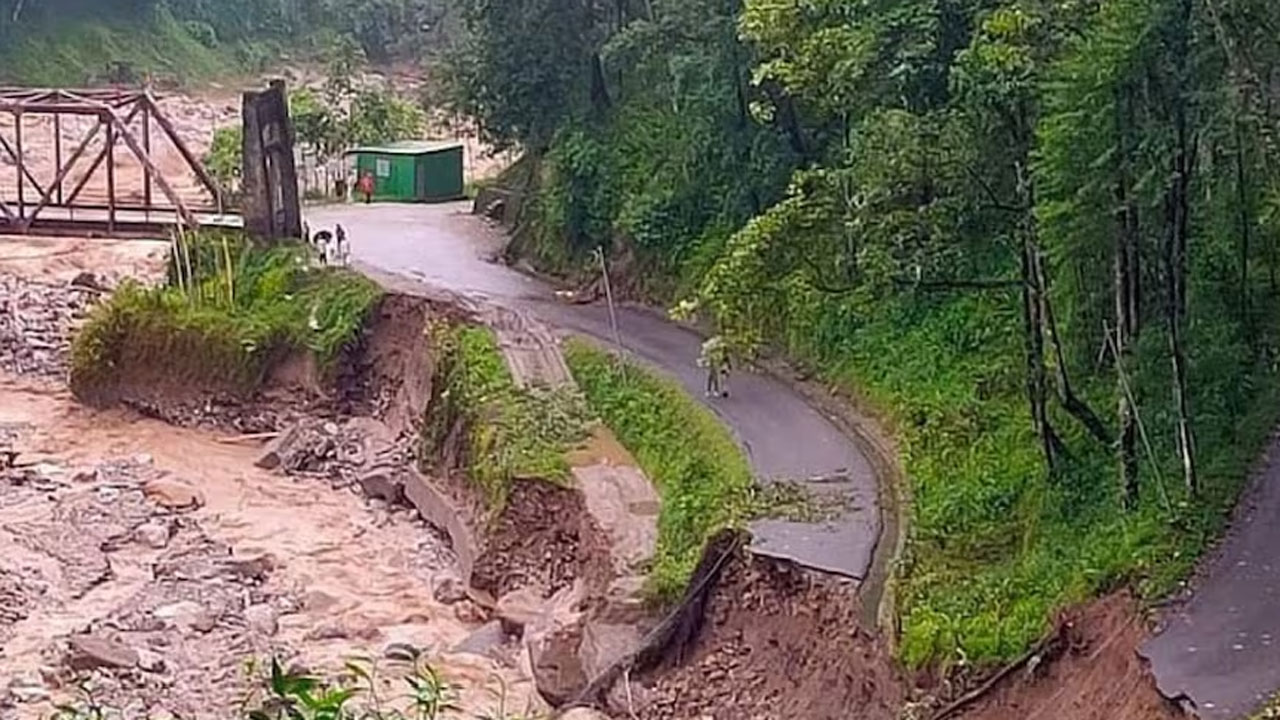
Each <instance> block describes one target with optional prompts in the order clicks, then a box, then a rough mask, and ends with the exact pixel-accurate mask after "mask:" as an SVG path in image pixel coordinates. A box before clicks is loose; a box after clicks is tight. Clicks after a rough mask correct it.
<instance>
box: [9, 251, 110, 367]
mask: <svg viewBox="0 0 1280 720" xmlns="http://www.w3.org/2000/svg"><path fill="white" fill-rule="evenodd" d="M101 292H102V287H101V285H100V283H99V282H98V280H97V279H96V278H95V277H94V276H92V275H90V274H88V273H84V274H82V275H81V276H80V277H77V278H76V279H75V280H74V281H72V282H71V283H70V284H68V285H51V284H47V283H39V282H32V281H30V280H26V279H23V278H20V277H17V276H15V275H7V274H0V371H6V372H12V373H18V374H23V375H40V376H45V377H61V376H63V375H65V374H66V370H67V367H66V358H67V350H68V349H69V348H70V345H71V332H72V329H73V328H74V327H75V324H76V322H77V321H79V320H80V319H81V318H82V317H84V315H85V313H86V312H87V311H88V309H89V307H90V306H92V305H93V303H94V302H95V301H96V300H97V297H98V295H99V294H100V293H101Z"/></svg>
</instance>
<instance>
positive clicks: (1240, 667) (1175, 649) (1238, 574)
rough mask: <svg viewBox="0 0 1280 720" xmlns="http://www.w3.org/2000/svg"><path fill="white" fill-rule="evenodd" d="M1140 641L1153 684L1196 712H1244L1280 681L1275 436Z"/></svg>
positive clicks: (1279, 456)
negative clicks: (1219, 529)
mask: <svg viewBox="0 0 1280 720" xmlns="http://www.w3.org/2000/svg"><path fill="white" fill-rule="evenodd" d="M1164 625H1165V627H1164V629H1163V630H1162V631H1161V632H1160V633H1159V634H1158V635H1156V637H1154V638H1152V639H1151V640H1150V641H1149V642H1148V643H1147V644H1146V645H1145V646H1144V647H1143V648H1142V654H1143V655H1144V656H1145V657H1146V658H1147V659H1148V660H1150V661H1151V670H1152V672H1154V673H1155V676H1156V681H1157V682H1158V683H1159V685H1160V691H1161V692H1162V693H1164V695H1165V696H1166V697H1171V698H1172V697H1178V696H1180V695H1185V696H1186V697H1187V698H1190V700H1191V701H1192V702H1193V703H1194V704H1195V709H1196V712H1197V713H1198V714H1199V715H1200V717H1202V718H1221V719H1222V720H1232V719H1234V718H1241V717H1246V716H1247V715H1248V714H1249V713H1250V712H1251V711H1253V710H1255V709H1257V708H1258V706H1259V705H1261V704H1262V703H1263V702H1265V701H1266V700H1267V699H1268V698H1270V697H1271V696H1272V695H1273V693H1275V691H1276V690H1277V688H1280V441H1273V442H1272V444H1271V447H1270V449H1269V451H1268V453H1267V458H1266V462H1265V463H1264V465H1263V467H1262V470H1261V472H1260V473H1259V474H1258V476H1257V477H1256V479H1255V483H1254V486H1253V487H1252V488H1251V489H1250V490H1249V491H1248V492H1246V493H1245V496H1244V498H1243V500H1242V502H1241V505H1240V508H1239V510H1238V515H1237V517H1236V519H1235V523H1234V527H1233V529H1232V531H1231V533H1230V534H1229V535H1228V536H1227V537H1226V539H1225V540H1224V541H1223V544H1222V547H1221V548H1220V549H1219V551H1218V552H1217V554H1216V555H1214V556H1213V557H1212V559H1211V560H1210V561H1209V562H1208V564H1207V567H1205V569H1204V575H1203V577H1201V578H1199V579H1198V580H1197V582H1196V583H1195V592H1194V594H1193V595H1192V596H1191V597H1190V599H1189V600H1187V601H1186V603H1185V604H1184V605H1181V606H1178V607H1175V608H1173V609H1172V610H1170V611H1169V612H1168V613H1167V615H1166V617H1165V618H1164Z"/></svg>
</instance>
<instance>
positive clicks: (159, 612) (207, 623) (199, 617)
mask: <svg viewBox="0 0 1280 720" xmlns="http://www.w3.org/2000/svg"><path fill="white" fill-rule="evenodd" d="M151 614H152V615H154V616H156V617H157V618H159V619H161V620H164V621H165V622H166V624H172V625H173V626H174V627H177V628H180V629H191V630H195V631H196V632H200V633H207V632H209V631H210V630H213V628H214V625H216V624H217V618H215V617H214V616H213V613H211V612H209V610H207V609H206V608H205V607H204V606H203V605H201V604H200V603H198V602H195V601H193V600H183V601H181V602H176V603H172V604H169V605H161V606H160V607H158V608H156V609H155V610H153V611H151Z"/></svg>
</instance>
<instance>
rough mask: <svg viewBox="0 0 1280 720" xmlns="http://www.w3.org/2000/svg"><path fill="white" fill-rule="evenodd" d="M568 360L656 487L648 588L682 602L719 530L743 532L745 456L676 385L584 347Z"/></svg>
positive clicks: (747, 485) (570, 352) (572, 346)
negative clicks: (657, 511) (658, 507)
mask: <svg viewBox="0 0 1280 720" xmlns="http://www.w3.org/2000/svg"><path fill="white" fill-rule="evenodd" d="M565 359H566V360H568V362H569V367H570V368H571V369H572V370H573V375H574V378H576V379H577V381H578V384H579V385H580V386H581V387H582V390H583V392H584V393H585V394H586V397H587V403H588V404H589V405H590V407H591V409H592V410H593V411H594V412H596V413H598V414H599V415H600V417H601V418H602V419H603V420H604V422H605V424H606V425H608V426H609V428H610V429H611V430H613V432H614V434H615V435H616V436H617V437H618V439H619V440H620V441H621V442H622V444H623V446H625V447H626V448H627V449H628V450H630V451H631V452H632V453H633V454H634V455H635V457H636V460H637V461H638V462H639V463H640V467H641V469H643V470H644V471H645V474H646V475H648V476H649V478H650V479H652V480H653V482H654V483H655V484H656V485H657V487H658V492H659V494H660V495H661V497H662V513H661V515H660V516H659V518H658V556H657V561H656V563H655V566H654V568H653V571H652V572H651V573H650V578H649V579H650V583H651V586H652V587H653V589H654V590H655V591H656V592H657V593H658V595H659V596H661V597H663V598H674V597H678V596H679V594H680V593H681V592H683V591H684V589H685V585H686V584H687V582H688V580H689V576H690V574H691V573H692V572H693V569H694V567H695V566H696V565H697V563H698V558H699V557H700V556H701V553H702V548H703V546H704V545H705V544H706V541H707V539H708V538H709V537H711V535H713V534H714V533H715V532H716V531H717V530H720V529H722V528H725V527H740V526H741V525H742V524H743V523H745V522H746V520H747V518H748V516H749V515H750V513H751V511H752V505H753V503H752V500H751V493H752V488H753V486H754V483H753V480H752V476H751V469H750V467H749V466H748V464H747V461H746V458H745V457H743V455H742V451H741V450H740V449H739V448H738V445H737V444H736V443H735V442H734V440H733V438H732V437H730V435H729V433H728V431H727V430H726V429H725V428H724V426H723V425H721V424H720V422H719V421H718V420H717V419H716V418H715V416H714V415H712V414H711V413H710V411H708V410H707V409H706V408H704V407H702V406H701V405H699V404H698V403H697V401H695V400H693V399H692V398H690V397H689V396H688V394H687V393H685V392H684V390H682V389H681V388H680V387H679V386H678V385H676V384H675V383H673V382H671V381H669V380H666V379H664V378H659V377H657V376H655V375H653V374H651V373H649V372H648V371H647V370H644V369H642V368H640V367H638V366H636V365H632V364H626V365H624V366H623V369H622V370H619V367H618V365H617V363H616V362H615V360H614V358H613V357H612V356H611V355H609V354H608V353H606V352H603V351H600V350H597V349H595V348H593V347H591V346H589V345H587V344H585V343H583V342H581V341H573V342H570V343H569V344H568V346H567V348H566V352H565Z"/></svg>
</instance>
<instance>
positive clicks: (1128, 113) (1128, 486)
mask: <svg viewBox="0 0 1280 720" xmlns="http://www.w3.org/2000/svg"><path fill="white" fill-rule="evenodd" d="M1131 103H1132V99H1131V98H1130V97H1129V90H1128V89H1127V88H1125V89H1122V90H1121V91H1120V97H1119V98H1118V102H1117V116H1116V126H1117V127H1116V130H1117V133H1116V135H1117V138H1118V139H1119V151H1118V153H1117V161H1118V162H1117V164H1118V167H1117V171H1116V178H1117V179H1116V208H1117V210H1116V246H1115V258H1114V291H1115V298H1114V299H1115V323H1116V326H1115V335H1114V344H1115V362H1116V396H1117V398H1118V401H1117V402H1118V407H1117V409H1116V417H1117V419H1118V421H1119V424H1120V437H1119V443H1118V445H1117V446H1116V452H1117V458H1118V460H1119V465H1120V487H1121V490H1122V492H1123V497H1124V504H1125V507H1127V508H1128V509H1130V510H1133V509H1136V508H1137V506H1138V497H1139V489H1140V488H1139V477H1138V449H1137V440H1138V424H1137V417H1138V408H1137V407H1136V404H1135V403H1136V401H1137V398H1136V397H1134V394H1135V393H1136V389H1135V388H1134V386H1133V383H1131V382H1130V381H1129V378H1131V377H1132V376H1133V374H1132V373H1131V372H1130V370H1131V368H1132V367H1133V365H1134V363H1133V358H1132V355H1133V348H1134V346H1135V345H1136V340H1137V336H1138V332H1139V327H1140V316H1139V314H1138V310H1139V306H1138V290H1139V287H1138V276H1139V275H1140V267H1141V265H1140V263H1141V259H1140V257H1139V255H1138V237H1139V236H1138V232H1139V225H1138V210H1137V207H1136V205H1135V204H1134V201H1133V196H1132V189H1131V186H1132V182H1133V180H1132V176H1131V174H1130V169H1129V160H1130V158H1131V155H1130V152H1131V149H1132V148H1131V145H1130V135H1129V129H1130V128H1131V127H1132V125H1133V117H1132V109H1133V106H1132V104H1131Z"/></svg>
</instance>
